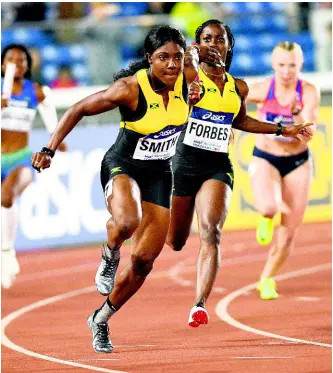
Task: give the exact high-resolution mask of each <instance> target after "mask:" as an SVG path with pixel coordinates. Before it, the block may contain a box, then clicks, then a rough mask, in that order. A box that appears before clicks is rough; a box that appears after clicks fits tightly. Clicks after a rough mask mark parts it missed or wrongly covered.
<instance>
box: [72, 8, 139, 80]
mask: <svg viewBox="0 0 333 373" xmlns="http://www.w3.org/2000/svg"><path fill="white" fill-rule="evenodd" d="M89 5H90V12H89V15H88V16H87V17H86V18H85V20H84V21H82V23H81V24H80V25H79V27H78V30H79V32H81V35H82V38H83V42H84V43H85V45H86V47H87V50H88V54H87V58H88V65H89V73H90V81H91V83H92V84H94V85H104V84H111V83H112V80H113V74H114V73H115V72H116V71H117V70H119V67H120V66H121V63H122V56H121V53H120V46H121V45H123V43H124V42H128V41H130V42H131V43H132V44H133V45H139V44H141V43H142V40H143V35H142V33H141V32H140V30H139V32H137V31H136V32H134V33H133V32H132V33H131V34H130V36H129V29H130V28H131V25H128V24H124V23H123V22H118V23H117V26H116V25H114V26H113V27H112V26H110V25H109V24H108V21H110V20H112V19H113V18H114V17H115V16H118V15H120V12H121V7H120V5H118V4H117V3H100V2H99V3H89Z"/></svg>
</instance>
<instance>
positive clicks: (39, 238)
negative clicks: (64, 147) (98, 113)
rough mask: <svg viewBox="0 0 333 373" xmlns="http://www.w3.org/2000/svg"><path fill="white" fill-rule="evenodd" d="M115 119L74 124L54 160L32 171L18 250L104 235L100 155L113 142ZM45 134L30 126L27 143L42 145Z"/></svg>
mask: <svg viewBox="0 0 333 373" xmlns="http://www.w3.org/2000/svg"><path fill="white" fill-rule="evenodd" d="M118 129H119V126H118V125H106V126H98V127H94V126H88V127H85V128H80V127H78V128H76V129H74V130H73V132H72V133H71V134H70V135H69V136H68V138H67V139H66V143H67V144H68V148H69V151H68V152H65V153H61V152H59V151H58V152H57V154H56V156H55V158H54V159H53V161H52V166H51V168H50V169H48V170H44V171H43V172H42V173H40V174H38V173H37V172H36V171H33V172H34V174H35V180H34V182H33V183H32V184H31V185H29V186H28V188H27V189H26V190H25V191H24V193H23V195H22V196H21V198H20V199H19V200H18V203H19V209H20V214H19V229H18V232H17V238H16V243H15V246H16V248H17V250H33V249H39V248H48V247H53V246H55V247H62V246H64V247H66V246H67V245H75V244H83V245H84V244H89V243H91V242H97V241H103V240H105V238H106V232H105V224H106V221H107V219H108V215H109V214H108V212H107V210H106V207H105V203H104V197H103V191H102V187H101V184H100V166H101V161H102V158H103V156H104V154H105V152H106V151H107V150H108V149H109V147H110V146H111V145H112V144H113V143H114V141H115V139H116V136H117V134H118ZM48 139H49V134H48V133H47V132H46V131H45V130H34V131H33V132H32V134H31V141H30V144H31V149H32V150H33V151H37V150H39V149H41V147H42V146H45V144H46V143H47V141H48Z"/></svg>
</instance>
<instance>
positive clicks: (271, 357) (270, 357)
mask: <svg viewBox="0 0 333 373" xmlns="http://www.w3.org/2000/svg"><path fill="white" fill-rule="evenodd" d="M295 357H296V356H233V357H232V359H295Z"/></svg>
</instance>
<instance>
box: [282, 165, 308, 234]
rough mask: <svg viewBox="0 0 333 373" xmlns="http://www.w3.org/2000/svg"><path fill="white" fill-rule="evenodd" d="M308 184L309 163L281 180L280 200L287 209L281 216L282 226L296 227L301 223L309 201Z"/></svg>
mask: <svg viewBox="0 0 333 373" xmlns="http://www.w3.org/2000/svg"><path fill="white" fill-rule="evenodd" d="M310 183H311V169H310V162H309V161H307V162H306V163H305V164H303V165H302V166H300V167H298V168H296V169H295V170H294V171H292V172H291V173H289V174H288V175H286V176H285V177H284V178H283V179H282V198H283V201H284V204H285V205H286V206H287V207H288V209H287V212H286V213H283V214H282V220H281V222H282V224H284V225H287V226H290V227H297V226H298V225H299V224H300V223H301V222H302V219H303V215H304V212H305V209H306V206H307V204H308V200H309V191H310Z"/></svg>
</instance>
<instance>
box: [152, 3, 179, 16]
mask: <svg viewBox="0 0 333 373" xmlns="http://www.w3.org/2000/svg"><path fill="white" fill-rule="evenodd" d="M173 5H174V4H173V3H171V2H168V3H160V2H157V1H152V2H149V3H148V10H147V12H146V14H169V13H170V12H171V9H172V7H173Z"/></svg>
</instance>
